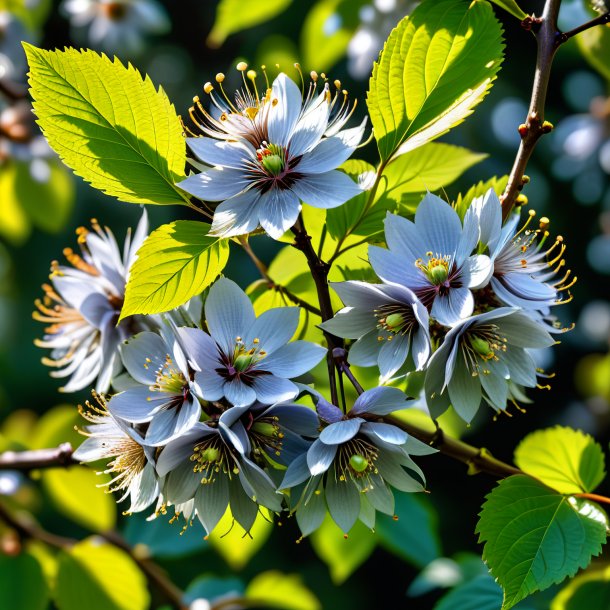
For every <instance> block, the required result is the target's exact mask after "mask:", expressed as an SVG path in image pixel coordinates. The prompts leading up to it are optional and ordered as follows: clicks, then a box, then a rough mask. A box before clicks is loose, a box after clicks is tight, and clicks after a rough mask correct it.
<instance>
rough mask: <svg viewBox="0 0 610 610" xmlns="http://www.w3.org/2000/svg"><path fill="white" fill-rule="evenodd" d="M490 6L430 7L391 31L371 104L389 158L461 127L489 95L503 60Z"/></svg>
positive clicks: (452, 1)
mask: <svg viewBox="0 0 610 610" xmlns="http://www.w3.org/2000/svg"><path fill="white" fill-rule="evenodd" d="M503 48H504V45H503V42H502V27H501V26H500V23H499V22H498V21H497V19H496V18H495V16H494V14H493V10H492V8H491V5H490V4H488V3H487V2H468V1H466V0H465V1H463V2H460V1H456V0H439V1H437V2H424V3H422V4H420V5H419V6H418V7H417V8H416V9H415V10H414V11H413V13H412V14H411V15H410V16H408V17H405V18H404V19H403V20H402V21H401V22H400V23H399V24H398V26H397V27H396V28H395V29H394V30H393V31H392V33H391V34H390V36H389V38H388V40H387V41H386V43H385V46H384V49H383V51H382V53H381V56H380V59H379V61H378V62H377V63H376V64H375V67H374V68H373V75H372V77H371V80H370V83H369V93H368V96H367V103H368V107H369V112H370V115H371V122H372V123H373V129H374V133H375V138H376V139H377V144H378V147H379V153H380V155H381V159H382V161H387V160H388V159H390V158H391V157H392V155H394V154H403V153H405V152H408V151H409V150H413V149H414V148H417V147H418V146H422V145H423V144H426V143H427V142H429V141H431V140H433V139H434V138H437V137H438V136H440V135H442V134H443V133H446V132H447V131H448V130H449V129H451V128H452V127H453V126H455V125H457V124H459V123H461V122H462V121H463V120H464V119H465V118H466V117H467V116H468V115H470V114H471V113H472V111H473V108H474V107H475V106H476V105H477V104H478V103H479V102H480V101H481V100H482V99H483V98H484V97H485V95H486V94H487V92H488V91H489V89H490V87H491V84H492V82H493V80H494V79H495V77H496V73H497V71H498V70H499V68H500V64H501V62H502V57H503Z"/></svg>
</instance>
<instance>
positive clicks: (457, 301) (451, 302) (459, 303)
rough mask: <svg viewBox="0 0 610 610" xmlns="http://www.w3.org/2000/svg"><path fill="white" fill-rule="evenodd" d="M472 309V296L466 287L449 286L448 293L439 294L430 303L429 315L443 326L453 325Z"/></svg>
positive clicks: (470, 312)
mask: <svg viewBox="0 0 610 610" xmlns="http://www.w3.org/2000/svg"><path fill="white" fill-rule="evenodd" d="M473 310H474V297H473V296H472V292H470V290H468V288H465V287H463V286H462V287H460V288H450V289H449V294H447V295H443V294H439V295H438V296H437V297H436V298H435V299H434V303H433V304H432V311H431V312H430V315H431V316H432V317H433V318H436V319H437V320H438V321H439V322H440V323H441V324H443V325H444V326H453V325H454V324H455V323H456V322H459V321H460V320H463V319H464V318H467V317H468V316H469V315H470V314H472V311H473Z"/></svg>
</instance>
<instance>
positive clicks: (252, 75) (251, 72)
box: [246, 70, 256, 80]
mask: <svg viewBox="0 0 610 610" xmlns="http://www.w3.org/2000/svg"><path fill="white" fill-rule="evenodd" d="M246 76H247V77H248V78H249V79H250V80H255V79H256V72H255V71H254V70H248V72H246Z"/></svg>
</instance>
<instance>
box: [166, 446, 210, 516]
mask: <svg viewBox="0 0 610 610" xmlns="http://www.w3.org/2000/svg"><path fill="white" fill-rule="evenodd" d="M191 453H192V451H191ZM186 460H187V462H186V463H182V464H180V465H179V466H178V467H177V468H175V469H174V470H172V471H171V472H170V473H169V474H168V475H167V476H166V478H165V484H164V486H163V495H164V496H165V498H167V500H168V501H169V502H171V503H172V504H181V503H182V502H188V501H189V500H192V499H193V498H194V496H195V494H196V493H197V489H198V488H199V486H200V485H201V475H200V474H198V473H196V472H193V465H192V463H191V462H189V461H188V457H187V458H186Z"/></svg>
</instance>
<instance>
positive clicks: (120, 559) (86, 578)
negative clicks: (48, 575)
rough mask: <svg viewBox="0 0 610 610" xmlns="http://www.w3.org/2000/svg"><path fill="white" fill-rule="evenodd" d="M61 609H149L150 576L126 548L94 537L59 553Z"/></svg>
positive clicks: (58, 597)
mask: <svg viewBox="0 0 610 610" xmlns="http://www.w3.org/2000/svg"><path fill="white" fill-rule="evenodd" d="M54 597H55V602H56V604H57V607H58V608H59V610H148V608H149V604H150V595H149V593H148V589H147V588H146V578H145V576H144V574H143V573H142V572H141V571H140V569H139V568H138V566H137V565H136V563H135V562H134V560H133V559H131V557H129V555H127V553H125V551H122V550H120V549H118V548H117V547H115V546H113V545H111V544H108V543H106V542H104V541H103V540H102V539H101V538H97V537H91V538H87V539H86V540H84V541H83V542H79V543H78V544H76V545H74V546H73V547H72V548H71V549H68V550H65V551H62V552H61V553H60V555H59V570H58V573H57V583H56V586H55V594H54Z"/></svg>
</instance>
